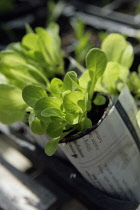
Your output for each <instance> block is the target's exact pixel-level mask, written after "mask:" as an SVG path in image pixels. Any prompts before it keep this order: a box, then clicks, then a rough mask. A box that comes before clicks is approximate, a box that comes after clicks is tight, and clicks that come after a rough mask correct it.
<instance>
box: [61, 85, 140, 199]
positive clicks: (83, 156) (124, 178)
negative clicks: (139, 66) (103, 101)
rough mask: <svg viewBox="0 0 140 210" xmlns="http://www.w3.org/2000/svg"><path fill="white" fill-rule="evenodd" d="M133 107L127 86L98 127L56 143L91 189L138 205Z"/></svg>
mask: <svg viewBox="0 0 140 210" xmlns="http://www.w3.org/2000/svg"><path fill="white" fill-rule="evenodd" d="M136 113H137V107H136V105H135V102H134V100H133V97H132V96H131V95H130V93H129V90H128V88H127V87H125V88H124V89H123V91H122V92H121V94H120V96H119V98H118V100H117V102H116V104H115V105H114V106H113V107H112V108H111V109H110V111H109V113H108V115H107V116H106V117H105V119H104V120H103V121H102V122H101V124H100V125H99V126H98V127H97V128H96V129H94V130H93V131H91V132H90V133H88V134H86V135H84V136H83V137H81V138H79V139H77V140H75V141H72V142H68V143H62V144H59V145H60V147H61V149H62V150H63V151H64V153H65V154H66V155H67V157H68V158H69V160H70V161H71V162H72V163H73V164H74V165H75V167H76V168H77V169H78V170H79V172H80V173H81V174H82V175H83V176H84V177H85V178H86V179H87V180H88V181H89V182H90V183H91V184H93V185H94V186H95V187H97V188H98V189H100V190H102V191H104V192H107V193H108V194H110V195H112V196H114V197H116V198H120V199H125V200H131V201H138V202H140V152H139V148H140V128H139V127H138V125H137V122H136Z"/></svg>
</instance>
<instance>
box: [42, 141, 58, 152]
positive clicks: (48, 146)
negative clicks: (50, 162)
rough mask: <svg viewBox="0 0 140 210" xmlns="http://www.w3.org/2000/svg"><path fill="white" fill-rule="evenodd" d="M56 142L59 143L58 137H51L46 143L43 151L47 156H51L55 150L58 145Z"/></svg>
mask: <svg viewBox="0 0 140 210" xmlns="http://www.w3.org/2000/svg"><path fill="white" fill-rule="evenodd" d="M58 143H59V139H52V140H51V141H49V142H48V143H47V144H46V147H45V153H46V154H47V155H48V156H52V155H53V154H54V153H55V152H56V149H57V147H58Z"/></svg>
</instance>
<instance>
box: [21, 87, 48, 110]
mask: <svg viewBox="0 0 140 210" xmlns="http://www.w3.org/2000/svg"><path fill="white" fill-rule="evenodd" d="M44 96H47V93H46V91H45V90H44V89H43V88H42V87H40V86H36V85H28V86H26V87H25V88H24V89H23V91H22V97H23V99H24V101H25V102H26V104H28V105H29V106H31V107H33V106H34V104H35V103H36V101H37V100H38V99H40V98H42V97H44Z"/></svg>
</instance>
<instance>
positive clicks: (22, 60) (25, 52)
mask: <svg viewBox="0 0 140 210" xmlns="http://www.w3.org/2000/svg"><path fill="white" fill-rule="evenodd" d="M28 28H29V27H28ZM28 31H29V30H28ZM62 75H64V61H63V52H62V50H61V40H60V37H59V27H58V25H57V24H55V23H51V24H50V25H49V26H48V28H47V30H45V29H43V28H41V27H37V28H36V29H35V32H33V31H31V30H30V33H28V34H26V35H25V36H24V37H23V38H22V41H21V42H19V43H12V44H10V45H9V46H8V47H7V48H6V50H4V51H1V52H0V83H1V84H0V92H1V97H0V121H1V122H3V123H5V124H11V123H13V122H15V121H20V120H23V118H24V114H25V109H26V107H27V106H26V104H25V102H24V101H23V100H22V97H21V96H22V89H23V88H24V87H25V86H26V85H29V84H38V85H41V86H42V87H43V88H44V89H46V90H48V87H49V83H50V80H51V79H52V78H53V77H54V76H56V77H57V76H58V77H61V76H62ZM15 92H16V95H17V99H16V100H15ZM5 107H6V109H5ZM9 113H10V114H9ZM15 113H17V114H16V115H15Z"/></svg>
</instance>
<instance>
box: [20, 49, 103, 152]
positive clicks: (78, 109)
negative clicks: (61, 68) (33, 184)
mask: <svg viewBox="0 0 140 210" xmlns="http://www.w3.org/2000/svg"><path fill="white" fill-rule="evenodd" d="M106 64H107V58H106V55H105V53H104V52H103V51H102V50H100V49H96V48H94V49H91V50H90V51H89V52H88V54H87V56H86V67H87V71H86V72H88V75H89V78H90V79H89V80H87V81H84V80H83V81H82V80H80V79H78V78H77V74H76V73H75V72H74V71H71V72H68V73H67V74H66V75H65V77H64V80H63V81H62V80H60V79H58V78H54V79H52V81H51V83H50V92H51V95H49V94H47V92H46V90H45V89H44V88H43V87H41V86H34V85H29V86H26V87H25V88H24V89H23V93H22V96H23V99H24V101H25V102H26V104H27V105H28V106H30V107H31V108H32V111H31V113H30V116H29V125H30V127H31V129H32V131H33V132H34V133H36V134H39V135H40V134H43V133H46V134H47V135H48V136H49V137H51V138H52V140H51V141H49V142H48V143H47V146H46V150H45V151H46V153H47V155H49V156H50V155H52V154H53V153H54V152H55V151H56V149H57V145H58V143H59V141H60V140H61V139H63V138H64V137H65V136H67V135H68V134H70V133H73V132H80V131H83V130H86V129H88V128H91V127H92V126H93V125H92V121H91V119H89V118H88V117H87V113H88V112H89V111H90V110H91V107H92V98H93V94H94V90H95V85H96V83H97V81H98V80H99V78H100V77H101V76H102V75H103V73H104V71H105V68H106ZM85 83H86V84H85ZM85 87H86V88H85ZM98 101H99V100H98Z"/></svg>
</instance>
